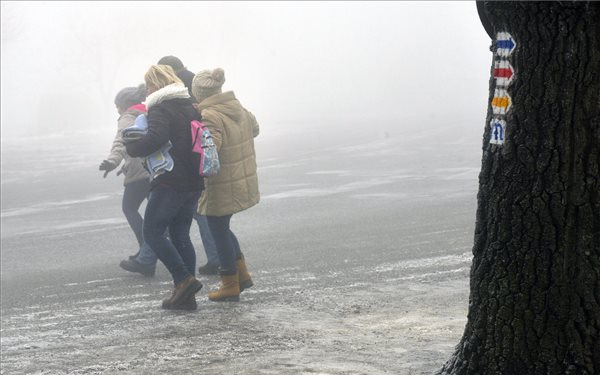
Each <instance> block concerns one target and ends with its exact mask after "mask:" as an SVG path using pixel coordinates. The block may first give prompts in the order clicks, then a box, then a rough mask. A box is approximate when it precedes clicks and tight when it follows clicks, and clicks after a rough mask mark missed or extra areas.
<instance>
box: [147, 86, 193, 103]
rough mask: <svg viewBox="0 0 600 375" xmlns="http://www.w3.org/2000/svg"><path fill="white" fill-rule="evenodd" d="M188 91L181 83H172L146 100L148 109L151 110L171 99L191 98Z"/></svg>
mask: <svg viewBox="0 0 600 375" xmlns="http://www.w3.org/2000/svg"><path fill="white" fill-rule="evenodd" d="M189 97H190V94H189V92H188V89H187V88H186V87H185V86H184V85H183V84H181V83H172V84H170V85H168V86H165V87H163V88H162V89H159V90H156V91H154V92H153V93H152V94H150V95H148V97H147V98H146V102H145V104H146V108H147V109H150V107H152V106H153V105H155V104H159V103H162V102H164V101H165V100H169V99H185V98H189Z"/></svg>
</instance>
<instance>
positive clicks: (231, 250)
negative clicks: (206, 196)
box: [206, 215, 242, 275]
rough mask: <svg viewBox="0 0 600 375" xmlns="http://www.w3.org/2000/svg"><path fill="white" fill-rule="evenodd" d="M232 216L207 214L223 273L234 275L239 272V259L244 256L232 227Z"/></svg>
mask: <svg viewBox="0 0 600 375" xmlns="http://www.w3.org/2000/svg"><path fill="white" fill-rule="evenodd" d="M231 216H233V215H226V216H206V220H207V221H208V227H209V228H210V233H211V234H212V236H213V239H214V240H215V244H216V245H217V253H218V255H219V262H220V263H221V275H233V274H235V273H236V272H237V259H239V258H241V257H242V251H241V250H240V243H239V242H238V239H237V237H236V236H235V234H233V232H232V231H231V229H229V222H230V221H231Z"/></svg>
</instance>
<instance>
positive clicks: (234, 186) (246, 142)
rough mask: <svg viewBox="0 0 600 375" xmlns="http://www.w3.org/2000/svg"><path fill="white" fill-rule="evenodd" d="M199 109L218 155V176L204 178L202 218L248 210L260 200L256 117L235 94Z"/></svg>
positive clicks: (217, 97)
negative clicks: (255, 148)
mask: <svg viewBox="0 0 600 375" xmlns="http://www.w3.org/2000/svg"><path fill="white" fill-rule="evenodd" d="M196 108H197V109H198V110H199V111H200V112H201V114H202V122H203V123H205V124H206V126H207V127H208V128H209V130H210V132H211V134H212V136H213V140H214V142H215V144H216V146H217V149H218V153H219V162H220V164H221V170H220V171H219V174H218V175H216V176H213V177H207V178H206V179H205V184H206V189H205V190H204V193H202V197H201V198H200V204H199V208H198V212H199V213H200V214H202V215H210V216H224V215H229V214H234V213H236V212H239V211H242V210H245V209H247V208H250V207H252V206H254V205H255V204H257V203H258V202H259V200H260V193H259V191H258V176H257V174H256V153H255V151H254V137H256V136H257V135H258V132H259V126H258V123H257V122H256V118H255V117H254V115H252V113H250V112H248V111H247V110H246V109H245V108H244V107H242V105H241V104H240V102H239V101H238V100H237V99H236V98H235V94H234V93H233V92H232V91H228V92H224V93H222V94H217V95H213V96H211V97H208V98H206V99H204V100H203V101H202V102H200V104H198V105H197V106H196Z"/></svg>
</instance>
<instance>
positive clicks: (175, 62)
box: [157, 56, 196, 102]
mask: <svg viewBox="0 0 600 375" xmlns="http://www.w3.org/2000/svg"><path fill="white" fill-rule="evenodd" d="M157 64H158V65H169V66H170V67H171V68H173V70H174V71H175V74H176V75H177V77H178V78H179V79H180V80H181V82H183V84H184V85H185V87H187V89H188V93H189V94H190V96H191V97H192V101H194V102H195V101H196V100H195V99H194V95H193V94H192V80H193V79H194V75H195V74H194V73H192V72H190V71H189V70H188V69H187V67H185V66H184V65H183V63H182V62H181V60H180V59H179V58H177V57H175V56H164V57H161V59H160V60H158V63H157Z"/></svg>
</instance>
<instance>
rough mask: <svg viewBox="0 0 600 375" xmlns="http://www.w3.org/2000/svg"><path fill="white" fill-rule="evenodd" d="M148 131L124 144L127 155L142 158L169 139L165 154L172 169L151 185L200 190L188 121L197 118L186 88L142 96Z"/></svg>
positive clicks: (181, 87)
mask: <svg viewBox="0 0 600 375" xmlns="http://www.w3.org/2000/svg"><path fill="white" fill-rule="evenodd" d="M146 106H147V107H148V133H147V134H146V135H145V136H144V137H142V138H141V139H139V140H138V141H135V142H132V143H127V153H128V154H129V155H131V156H136V157H146V156H148V155H150V154H152V153H153V152H155V151H157V150H159V149H160V148H161V147H162V146H163V145H164V144H165V143H167V142H168V141H171V143H172V145H173V147H172V148H171V149H170V150H169V154H171V157H172V158H173V162H174V166H173V170H171V171H169V172H165V173H163V174H161V175H160V176H158V177H157V178H155V179H154V180H152V182H151V188H153V187H155V186H157V185H159V184H162V185H167V186H170V187H172V188H174V189H176V190H179V191H200V190H202V189H203V188H204V182H203V178H202V177H201V176H200V175H199V174H198V165H197V162H198V160H197V158H196V157H195V155H194V154H193V153H192V135H191V130H190V122H191V121H192V120H200V116H199V115H198V113H197V112H196V110H195V109H194V107H193V106H192V102H191V100H190V96H189V94H188V90H187V89H186V88H185V86H183V85H181V84H172V85H168V86H165V87H163V88H162V89H159V90H157V91H155V92H153V93H152V94H150V95H148V97H147V98H146Z"/></svg>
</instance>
